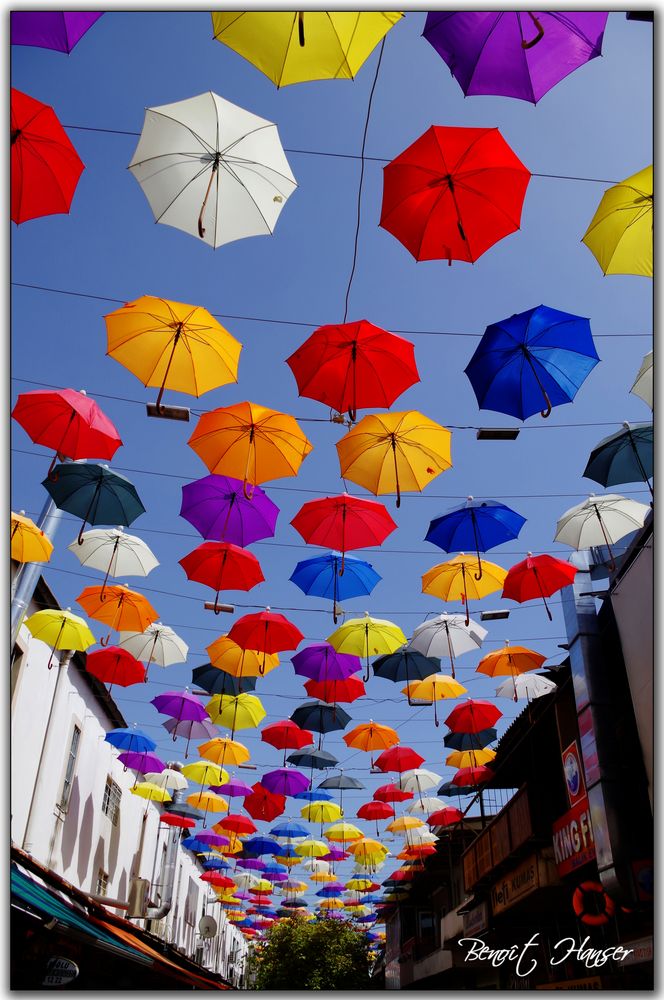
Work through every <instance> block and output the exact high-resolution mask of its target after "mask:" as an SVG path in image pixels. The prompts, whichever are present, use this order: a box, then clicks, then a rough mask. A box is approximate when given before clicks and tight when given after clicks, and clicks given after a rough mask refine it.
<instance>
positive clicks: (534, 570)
mask: <svg viewBox="0 0 664 1000" xmlns="http://www.w3.org/2000/svg"><path fill="white" fill-rule="evenodd" d="M533 573H534V574H535V579H536V580H537V586H538V587H539V592H540V594H541V595H542V601H543V603H544V608H545V610H546V613H547V615H548V616H549V621H550V622H552V621H553V617H552V615H551V612H550V611H549V605H548V604H547V603H546V597H545V596H544V590H543V589H542V584H541V583H540V578H539V576H538V575H537V570H536V569H535V567H534V566H533Z"/></svg>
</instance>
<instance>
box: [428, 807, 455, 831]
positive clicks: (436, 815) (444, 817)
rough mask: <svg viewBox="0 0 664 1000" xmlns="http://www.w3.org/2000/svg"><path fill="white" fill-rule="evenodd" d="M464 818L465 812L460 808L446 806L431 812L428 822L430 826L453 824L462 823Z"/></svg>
mask: <svg viewBox="0 0 664 1000" xmlns="http://www.w3.org/2000/svg"><path fill="white" fill-rule="evenodd" d="M462 819H463V813H462V812H461V810H460V809H455V808H454V806H446V807H445V808H444V809H438V810H436V812H433V813H431V815H430V816H429V817H428V819H427V823H428V824H429V826H430V827H434V826H453V825H454V823H460V822H461V821H462Z"/></svg>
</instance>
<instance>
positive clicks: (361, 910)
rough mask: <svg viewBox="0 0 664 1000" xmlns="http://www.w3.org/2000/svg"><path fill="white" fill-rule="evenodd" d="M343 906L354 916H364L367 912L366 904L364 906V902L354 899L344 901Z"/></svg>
mask: <svg viewBox="0 0 664 1000" xmlns="http://www.w3.org/2000/svg"><path fill="white" fill-rule="evenodd" d="M344 907H345V908H346V909H347V910H350V912H351V913H353V914H354V915H355V916H356V917H364V916H365V915H366V914H367V913H368V912H369V907H368V906H365V905H364V903H357V902H355V901H354V900H351V901H350V902H348V903H344Z"/></svg>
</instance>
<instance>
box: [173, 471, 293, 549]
mask: <svg viewBox="0 0 664 1000" xmlns="http://www.w3.org/2000/svg"><path fill="white" fill-rule="evenodd" d="M278 514H279V508H278V507H277V505H276V504H275V503H273V502H272V500H270V498H269V497H268V496H267V494H266V493H265V492H264V491H263V490H262V489H261V488H260V486H256V487H255V489H254V492H253V494H252V498H251V500H247V498H246V497H245V495H244V485H243V483H242V481H241V480H239V479H231V478H230V477H229V476H205V477H204V478H203V479H197V480H196V481H195V482H193V483H187V485H186V486H183V487H182V506H181V508H180V517H184V518H185V520H187V521H189V523H190V524H193V526H194V528H196V531H198V532H199V533H200V534H201V535H202V536H203V538H207V539H213V540H214V541H224V542H232V543H233V544H234V545H240V546H241V547H242V548H245V547H246V546H247V545H251V543H252V542H257V541H259V540H260V539H261V538H272V536H273V535H274V531H275V527H276V523H277V515H278Z"/></svg>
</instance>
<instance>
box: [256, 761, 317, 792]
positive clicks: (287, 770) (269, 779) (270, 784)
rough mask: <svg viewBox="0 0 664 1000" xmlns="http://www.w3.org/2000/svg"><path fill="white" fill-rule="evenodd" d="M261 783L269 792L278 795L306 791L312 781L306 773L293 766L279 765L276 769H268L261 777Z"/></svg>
mask: <svg viewBox="0 0 664 1000" xmlns="http://www.w3.org/2000/svg"><path fill="white" fill-rule="evenodd" d="M261 784H262V785H263V787H264V788H267V790H268V791H269V792H273V793H275V794H277V795H296V794H297V792H305V791H306V790H307V789H308V788H309V786H310V784H311V782H310V781H309V778H308V777H307V775H306V774H303V773H302V771H297V770H295V768H292V767H278V768H277V769H276V771H268V772H267V773H266V774H264V775H263V777H262V778H261Z"/></svg>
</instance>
